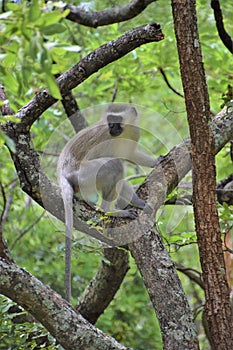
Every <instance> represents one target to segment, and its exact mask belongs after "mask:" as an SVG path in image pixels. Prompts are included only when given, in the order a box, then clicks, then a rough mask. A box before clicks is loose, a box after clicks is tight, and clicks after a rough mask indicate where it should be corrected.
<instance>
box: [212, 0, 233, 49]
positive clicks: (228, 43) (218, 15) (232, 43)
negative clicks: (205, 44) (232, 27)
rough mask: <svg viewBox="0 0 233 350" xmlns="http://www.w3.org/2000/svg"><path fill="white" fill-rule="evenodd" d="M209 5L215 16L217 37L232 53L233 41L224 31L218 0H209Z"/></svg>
mask: <svg viewBox="0 0 233 350" xmlns="http://www.w3.org/2000/svg"><path fill="white" fill-rule="evenodd" d="M211 7H212V9H213V10H214V18H215V22H216V27H217V30H218V34H219V37H220V39H221V40H222V42H223V44H224V45H225V46H226V48H227V49H228V50H229V51H230V52H231V53H233V41H232V39H231V37H230V35H229V34H228V33H227V32H226V30H225V28H224V23H223V16H222V10H221V7H220V3H219V0H211Z"/></svg>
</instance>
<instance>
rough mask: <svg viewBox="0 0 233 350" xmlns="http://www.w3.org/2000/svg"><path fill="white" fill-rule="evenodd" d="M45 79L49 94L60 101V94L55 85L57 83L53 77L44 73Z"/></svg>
mask: <svg viewBox="0 0 233 350" xmlns="http://www.w3.org/2000/svg"><path fill="white" fill-rule="evenodd" d="M45 79H46V83H47V85H48V89H49V92H50V94H51V95H52V96H53V97H54V98H56V99H58V100H61V99H62V96H61V93H60V90H59V87H58V85H57V81H56V79H55V78H54V76H53V75H52V74H49V73H48V72H47V73H46V76H45Z"/></svg>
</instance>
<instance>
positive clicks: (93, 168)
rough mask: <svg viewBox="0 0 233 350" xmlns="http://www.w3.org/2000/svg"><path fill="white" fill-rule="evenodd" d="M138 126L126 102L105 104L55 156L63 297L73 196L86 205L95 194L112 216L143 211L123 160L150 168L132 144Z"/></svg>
mask: <svg viewBox="0 0 233 350" xmlns="http://www.w3.org/2000/svg"><path fill="white" fill-rule="evenodd" d="M139 137H140V129H139V127H138V126H137V111H136V109H135V108H134V107H132V106H131V105H127V104H110V105H109V106H108V108H107V109H106V111H105V113H104V115H103V118H102V119H101V120H100V121H99V122H98V123H96V124H94V125H93V126H89V127H87V128H85V129H83V130H81V131H80V132H79V133H78V134H76V135H75V136H74V137H73V138H72V139H71V140H69V141H68V142H67V144H66V145H65V147H64V149H63V150H62V152H61V154H60V156H59V159H58V167H57V172H58V180H59V185H60V188H61V194H62V198H63V202H64V209H65V224H66V272H65V274H66V299H67V300H68V301H69V300H70V293H71V287H70V284H71V276H70V255H71V238H72V228H73V194H74V193H75V192H80V193H81V195H82V197H83V199H84V200H85V201H86V202H87V203H93V202H94V203H95V202H96V201H97V199H98V193H100V194H101V197H102V204H101V207H102V209H103V210H104V211H105V212H107V211H109V210H111V209H112V208H111V206H112V204H113V202H115V205H114V208H115V209H116V210H117V212H116V213H114V211H113V215H114V216H115V215H117V216H123V217H130V218H135V217H136V214H135V213H134V212H133V211H132V210H128V209H125V208H126V206H127V205H128V204H131V205H132V206H134V207H137V208H141V209H144V208H145V210H147V209H148V208H147V206H146V203H145V201H144V200H142V199H140V198H139V197H138V195H137V194H136V193H135V191H134V189H133V187H132V186H131V185H130V184H128V183H127V182H126V181H125V180H124V168H123V160H127V161H130V162H133V163H135V164H138V165H141V166H146V167H153V166H154V165H155V159H154V158H152V157H150V156H148V155H147V154H145V153H143V152H141V151H139V150H138V148H137V143H138V140H139Z"/></svg>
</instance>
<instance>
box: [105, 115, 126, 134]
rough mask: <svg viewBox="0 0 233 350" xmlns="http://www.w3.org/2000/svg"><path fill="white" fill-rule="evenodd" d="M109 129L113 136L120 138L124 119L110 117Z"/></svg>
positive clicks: (108, 118)
mask: <svg viewBox="0 0 233 350" xmlns="http://www.w3.org/2000/svg"><path fill="white" fill-rule="evenodd" d="M107 120H108V128H109V133H110V135H111V136H113V137H114V136H119V135H120V134H121V133H122V132H123V127H122V117H120V116H116V115H108V117H107Z"/></svg>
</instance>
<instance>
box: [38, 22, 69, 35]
mask: <svg viewBox="0 0 233 350" xmlns="http://www.w3.org/2000/svg"><path fill="white" fill-rule="evenodd" d="M65 30H66V27H65V26H64V25H63V24H61V23H56V24H51V25H49V26H46V27H43V28H41V33H43V34H44V35H54V34H58V33H63V32H64V31H65Z"/></svg>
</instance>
